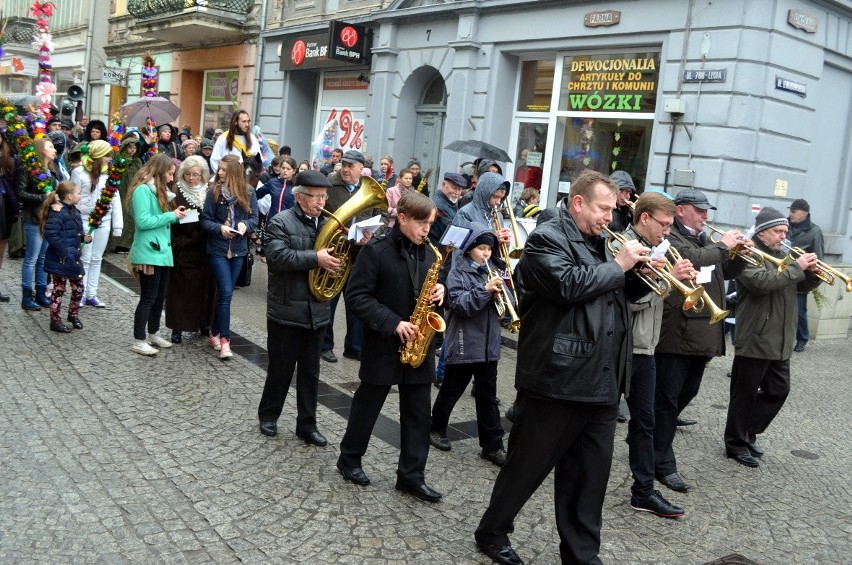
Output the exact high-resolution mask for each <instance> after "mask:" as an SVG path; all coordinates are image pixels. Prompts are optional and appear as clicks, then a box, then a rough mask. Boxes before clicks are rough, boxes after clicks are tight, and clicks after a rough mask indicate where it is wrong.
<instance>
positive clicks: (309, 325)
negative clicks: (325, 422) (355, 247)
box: [257, 171, 340, 447]
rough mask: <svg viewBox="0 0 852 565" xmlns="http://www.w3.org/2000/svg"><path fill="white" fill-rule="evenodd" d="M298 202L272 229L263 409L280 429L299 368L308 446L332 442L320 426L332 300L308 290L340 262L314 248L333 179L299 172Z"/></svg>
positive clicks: (268, 430)
mask: <svg viewBox="0 0 852 565" xmlns="http://www.w3.org/2000/svg"><path fill="white" fill-rule="evenodd" d="M295 184H296V186H295V188H294V189H293V193H294V194H295V196H296V206H294V207H293V208H290V209H289V210H285V211H284V212H282V213H280V214H277V215H276V216H275V217H274V218H273V219H272V221H270V222H269V224H268V225H267V227H266V241H265V242H264V249H265V250H266V264H267V266H268V267H269V292H268V294H267V305H266V328H267V345H266V346H267V349H268V351H269V365H268V367H267V371H266V384H265V385H264V387H263V396H262V397H261V399H260V405H259V406H258V408H257V416H258V419H259V420H260V433H262V434H263V435H265V436H274V435H276V434H277V433H278V417H279V416H281V411H282V410H283V408H284V400H285V398H287V391H288V390H289V388H290V382H291V381H292V380H293V372H294V370H296V367H297V365H298V369H297V374H296V410H297V414H298V415H297V418H296V435H297V436H298V437H299V438H300V439H302V440H303V441H305V442H306V443H308V444H311V445H316V446H320V447H322V446H324V445H326V444H327V443H328V442H327V441H326V439H325V437H324V436H323V435H322V434H321V433H320V432H319V430H318V429H317V420H316V411H317V390H318V388H319V356H320V347H321V346H322V338H323V335H325V327H326V326H327V325H328V324H329V320H330V311H331V308H330V305H329V303H328V302H317V300H316V299H315V298H314V297H313V295H312V294H311V291H310V289H309V288H308V273H309V272H310V271H311V269H314V268H317V267H319V268H322V269H325V270H327V271H329V272H334V271H335V270H337V268H338V267H340V260H339V259H337V258H336V257H334V256H332V255H331V254H330V253H331V249H321V250H319V251H315V250H314V242H315V241H316V236H317V232H318V231H319V230H320V228H321V227H322V225H323V224H324V223H325V222H326V219H325V217H324V216H323V215H322V212H321V211H320V209H321V208H322V206H323V204H324V203H325V201H326V199H327V198H328V192H327V190H328V189H329V188H330V187H331V183H330V182H328V179H327V178H325V176H323V175H322V174H320V173H319V172H317V171H304V172H301V173H299V174H298V175H296V179H295Z"/></svg>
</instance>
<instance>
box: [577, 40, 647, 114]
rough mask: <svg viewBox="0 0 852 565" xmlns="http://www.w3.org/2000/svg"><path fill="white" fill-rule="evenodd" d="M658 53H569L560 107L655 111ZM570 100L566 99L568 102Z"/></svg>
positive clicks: (589, 109) (592, 110)
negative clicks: (572, 55)
mask: <svg viewBox="0 0 852 565" xmlns="http://www.w3.org/2000/svg"><path fill="white" fill-rule="evenodd" d="M659 67H660V54H659V53H624V54H618V55H580V56H574V57H566V60H565V68H566V69H570V74H569V75H568V79H569V80H568V82H567V83H564V84H563V87H562V88H563V91H562V96H561V97H560V99H561V101H562V102H561V104H560V106H561V108H560V109H561V110H567V111H573V112H637V113H638V112H642V113H645V112H654V108H655V107H656V101H657V81H658V80H659ZM566 102H567V103H566Z"/></svg>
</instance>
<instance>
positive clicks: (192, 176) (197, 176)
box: [183, 173, 201, 179]
mask: <svg viewBox="0 0 852 565" xmlns="http://www.w3.org/2000/svg"><path fill="white" fill-rule="evenodd" d="M183 176H185V177H189V178H191V179H197V178H199V177H200V176H201V173H184V174H183Z"/></svg>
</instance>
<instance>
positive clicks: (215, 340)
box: [207, 334, 222, 351]
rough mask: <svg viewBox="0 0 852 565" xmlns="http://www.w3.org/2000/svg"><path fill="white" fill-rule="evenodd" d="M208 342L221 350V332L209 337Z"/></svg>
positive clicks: (217, 349)
mask: <svg viewBox="0 0 852 565" xmlns="http://www.w3.org/2000/svg"><path fill="white" fill-rule="evenodd" d="M207 342H208V343H209V344H210V345H212V346H213V349H215V350H216V351H219V350H220V349H222V339H221V338H220V337H219V334H216V335H211V336H210V337H208V338H207Z"/></svg>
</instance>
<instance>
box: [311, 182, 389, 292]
mask: <svg viewBox="0 0 852 565" xmlns="http://www.w3.org/2000/svg"><path fill="white" fill-rule="evenodd" d="M379 205H382V206H384V207H387V205H388V200H387V197H386V196H385V191H384V190H382V187H381V186H379V183H377V182H376V181H375V180H374V179H373V178H371V177H367V176H363V177H361V188H359V189H358V191H357V192H356V193H355V194H353V195H352V197H351V198H350V199H349V200H347V201H346V203H344V204H343V206H341V207H340V208H338V209H337V211H336V213H332V212H329V211H328V210H323V211H322V212H323V214H325V215H326V216H328V217H329V220H328V221H327V222H326V223H325V224H324V225H323V226H322V228H321V229H320V231H319V233H318V234H317V239H316V242H315V243H314V250H315V251H321V250H323V249H327V248H329V247H334V252H333V253H332V256H334V257H336V258H337V259H339V260H340V267H339V268H338V269H337V271H335V272H334V273H330V272H328V271H326V270H325V269H323V268H321V267H317V268H315V269H311V272H310V273H308V288H310V290H311V294H312V295H313V296H314V298H316V299H317V301H319V302H326V301H327V300H331V299H332V298H334V297H335V296H337V295H338V294H340V291H341V290H343V285H345V284H346V279H347V278H348V277H349V272H350V271H351V270H352V252H353V247H352V246H353V243H351V242H350V241H349V240H348V239H347V226H346V224H348V223H349V221H350V220H351V219H352V218H354V217H355V216H357V215H358V214H360V213H361V212H363V211H364V210H369V209H370V208H375V207H377V206H379Z"/></svg>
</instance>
